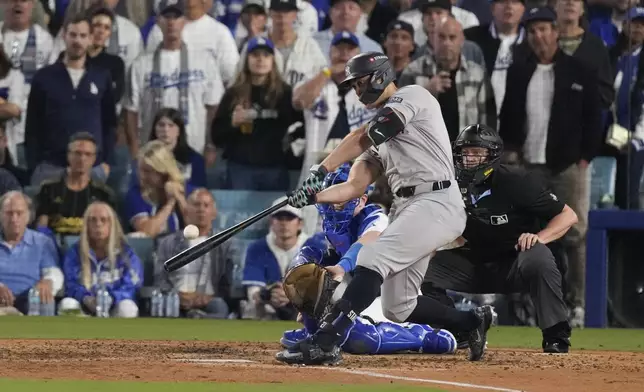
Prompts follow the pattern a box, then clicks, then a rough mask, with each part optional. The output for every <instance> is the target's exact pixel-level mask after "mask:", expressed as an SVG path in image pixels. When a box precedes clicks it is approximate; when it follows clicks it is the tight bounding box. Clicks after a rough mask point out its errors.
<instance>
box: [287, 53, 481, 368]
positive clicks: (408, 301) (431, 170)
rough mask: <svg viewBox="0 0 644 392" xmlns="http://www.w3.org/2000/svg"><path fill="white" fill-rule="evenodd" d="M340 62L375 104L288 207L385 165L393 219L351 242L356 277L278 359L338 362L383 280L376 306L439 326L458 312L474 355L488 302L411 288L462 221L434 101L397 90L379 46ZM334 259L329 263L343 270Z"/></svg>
mask: <svg viewBox="0 0 644 392" xmlns="http://www.w3.org/2000/svg"><path fill="white" fill-rule="evenodd" d="M345 71H346V76H347V77H346V79H345V80H344V82H343V83H342V86H344V87H347V86H348V87H352V88H354V89H355V92H356V94H357V95H358V97H359V98H360V100H361V101H362V102H363V103H364V104H365V105H367V107H371V108H378V112H377V114H376V116H375V117H374V119H373V120H372V121H371V122H369V123H368V124H367V125H366V126H364V127H361V128H359V129H357V130H355V131H353V132H351V133H350V134H349V135H347V136H346V137H345V138H344V139H343V141H342V142H341V143H340V144H339V145H338V147H336V148H335V149H334V150H333V151H332V152H331V153H330V154H329V155H328V156H327V158H326V159H324V161H322V163H321V164H319V165H314V166H313V167H312V168H311V170H310V175H309V177H308V178H307V179H306V180H305V181H304V183H303V184H302V186H301V187H300V188H299V189H297V190H295V191H294V192H292V193H291V195H290V196H289V204H291V205H292V206H294V207H296V208H302V207H304V206H307V205H311V204H315V203H326V204H342V203H344V202H346V201H348V200H351V199H354V198H357V197H360V195H362V194H363V193H364V192H365V189H366V188H367V187H368V186H369V185H370V184H371V183H373V182H374V181H375V180H376V179H377V178H378V177H379V176H380V175H381V174H382V173H384V174H385V175H386V177H387V179H388V182H389V186H390V187H391V189H392V191H393V192H394V195H395V199H394V203H393V205H392V211H391V212H390V221H391V222H390V225H389V226H388V227H387V228H386V229H385V230H384V231H383V232H382V234H381V235H380V236H379V237H378V238H377V239H376V240H375V241H373V242H370V243H368V244H365V245H364V246H362V247H361V248H360V249H359V250H358V251H359V253H358V258H357V266H356V268H355V270H354V277H353V279H352V280H351V282H350V283H349V285H348V286H347V289H346V290H345V292H344V294H343V296H342V298H341V299H340V300H338V301H337V302H336V303H335V304H334V305H333V307H332V308H331V309H330V311H329V312H327V314H326V315H325V316H324V317H323V318H322V323H321V324H320V328H319V330H318V331H317V332H316V333H315V334H314V335H313V336H311V337H309V338H306V339H304V340H302V341H301V342H299V343H298V344H296V345H295V346H293V347H292V348H290V349H287V350H284V351H282V352H280V353H278V354H277V356H276V358H277V359H278V360H279V361H281V362H284V363H289V364H308V365H319V364H337V363H339V362H340V361H341V360H342V356H341V352H340V347H339V344H340V343H341V339H342V337H343V336H344V334H345V332H346V330H347V329H348V328H350V327H351V326H352V325H353V323H354V320H355V319H356V315H357V314H360V312H362V311H363V310H364V309H365V308H367V307H368V306H369V305H370V304H371V303H372V302H373V300H374V299H375V298H376V297H377V295H378V292H379V290H380V287H381V285H382V295H381V301H382V310H383V313H384V315H385V316H386V317H387V318H388V319H390V320H392V321H396V322H412V323H418V324H430V322H429V321H430V320H431V321H432V322H438V323H439V324H441V325H449V324H452V323H453V322H454V321H455V320H458V322H459V324H465V325H467V328H466V329H467V331H468V342H469V349H470V360H480V359H481V358H482V356H483V353H484V350H485V342H486V335H487V331H488V329H489V327H490V324H491V323H492V318H493V312H492V309H491V307H489V306H484V307H480V308H476V309H474V310H473V311H460V310H457V309H454V308H445V307H444V306H440V303H439V302H438V301H437V300H434V299H432V298H429V297H424V296H419V295H418V293H419V289H420V286H421V283H422V282H423V277H424V275H425V272H426V271H427V267H428V264H429V259H430V257H431V255H432V254H433V253H434V252H435V251H436V250H437V249H438V248H441V247H443V246H446V245H448V244H450V243H451V242H452V241H454V240H456V239H457V238H458V237H459V236H460V235H461V233H462V232H463V230H464V228H465V222H466V213H465V205H464V203H463V200H462V198H461V195H460V190H459V189H458V186H457V184H456V181H455V174H454V166H453V163H452V153H451V146H450V142H449V137H448V134H447V130H446V127H445V123H444V121H443V117H442V115H441V109H440V106H439V104H438V101H437V100H436V99H435V98H434V97H433V96H432V95H431V94H430V93H429V92H428V91H427V90H426V89H425V88H423V87H421V86H418V85H410V86H406V87H404V88H402V89H400V90H398V89H397V87H396V85H395V84H394V79H395V72H394V70H393V68H392V66H391V63H390V62H389V59H388V58H387V56H385V55H384V54H382V53H378V52H368V53H362V54H359V55H357V56H355V57H353V58H352V59H351V60H349V62H348V63H347V66H346V70H345ZM342 86H341V87H342ZM353 159H356V162H355V163H354V165H353V166H352V168H351V171H350V173H349V179H348V180H347V181H346V182H344V183H342V184H337V185H334V186H331V187H328V188H326V189H324V190H322V189H323V183H324V178H325V176H326V175H327V173H328V172H329V171H333V170H335V169H337V168H338V167H339V166H340V165H341V164H343V163H345V162H348V161H351V160H353ZM341 268H342V267H341V266H339V265H336V266H333V267H329V268H328V269H329V270H330V271H332V272H333V273H337V274H341V273H342V270H338V269H341Z"/></svg>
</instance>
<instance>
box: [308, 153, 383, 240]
mask: <svg viewBox="0 0 644 392" xmlns="http://www.w3.org/2000/svg"><path fill="white" fill-rule="evenodd" d="M350 170H351V165H350V164H348V163H345V164H343V165H342V166H340V167H339V168H338V169H336V170H335V171H333V172H331V173H329V174H327V175H326V178H325V179H324V188H328V187H330V186H331V185H336V184H341V183H343V182H346V181H347V180H348V179H349V171H350ZM370 188H371V187H369V188H367V191H366V192H368V191H369V189H370ZM359 203H360V199H359V198H356V199H353V200H349V201H347V202H346V203H344V204H343V205H342V207H340V208H336V206H334V205H333V204H317V205H316V207H317V209H318V211H319V212H320V215H322V228H323V229H324V232H326V233H341V232H344V231H346V230H347V229H348V228H349V224H350V223H351V219H352V218H353V212H354V211H355V209H356V207H357V206H358V204H359Z"/></svg>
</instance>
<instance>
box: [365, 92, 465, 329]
mask: <svg viewBox="0 0 644 392" xmlns="http://www.w3.org/2000/svg"><path fill="white" fill-rule="evenodd" d="M386 106H388V107H390V108H392V109H393V110H394V111H395V112H396V113H397V114H398V116H399V117H400V119H401V120H402V122H403V123H404V124H405V129H404V130H403V131H402V132H400V133H399V134H398V135H396V136H394V137H393V138H391V139H389V140H388V141H386V142H385V143H382V144H381V145H379V146H377V147H372V148H371V149H369V150H367V151H366V152H365V153H364V154H362V155H361V156H360V157H359V158H358V160H364V161H367V162H368V163H370V164H373V165H376V166H377V167H379V168H380V169H381V171H384V173H385V175H386V176H387V179H388V182H389V186H390V187H391V189H392V190H393V192H394V193H396V191H397V190H398V189H400V188H401V187H409V186H415V187H416V189H415V194H414V196H412V197H409V198H401V197H395V199H394V203H393V205H392V209H391V212H390V214H389V217H390V224H389V227H387V229H385V231H384V232H383V233H382V234H381V235H380V237H379V238H378V240H376V241H374V242H372V243H369V244H367V245H365V246H364V247H362V249H361V250H360V253H359V254H358V260H357V265H361V266H363V267H365V268H369V269H371V270H374V271H376V272H378V273H380V275H381V276H382V277H383V279H384V282H383V285H382V295H381V299H382V310H383V313H384V315H385V317H387V318H388V319H390V320H392V321H397V322H403V321H405V320H406V319H407V317H409V315H410V314H411V312H412V311H413V310H414V308H415V307H416V301H417V297H418V295H419V293H420V285H421V284H422V282H423V278H424V276H425V273H426V271H427V267H428V265H429V259H430V257H431V254H432V253H433V252H434V251H435V250H436V249H438V248H440V247H442V246H444V245H447V244H449V243H450V242H452V241H454V240H455V239H456V238H458V237H459V236H460V235H461V234H462V233H463V230H464V229H465V221H466V219H467V217H466V214H465V205H464V203H463V200H462V198H461V194H460V191H459V189H458V186H457V184H456V180H455V175H454V165H453V163H452V162H453V160H452V149H451V145H450V141H449V136H448V134H447V129H446V128H445V122H444V120H443V116H442V114H441V109H440V106H439V104H438V101H437V100H436V98H434V97H433V96H432V95H431V94H430V93H429V92H428V91H427V90H426V89H425V88H423V87H421V86H418V85H410V86H406V87H403V88H401V89H400V90H398V91H397V92H396V93H395V94H394V95H393V96H392V97H391V98H390V99H389V101H388V102H387V104H386ZM445 180H449V181H451V186H450V187H448V188H445V189H441V190H437V191H432V185H433V184H434V183H435V182H437V181H445Z"/></svg>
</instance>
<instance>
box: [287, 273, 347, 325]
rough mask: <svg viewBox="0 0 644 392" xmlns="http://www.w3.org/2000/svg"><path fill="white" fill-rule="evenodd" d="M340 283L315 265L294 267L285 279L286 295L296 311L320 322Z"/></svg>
mask: <svg viewBox="0 0 644 392" xmlns="http://www.w3.org/2000/svg"><path fill="white" fill-rule="evenodd" d="M339 284H340V282H337V281H335V280H333V278H332V277H331V274H330V273H329V272H328V271H327V270H325V269H324V268H322V267H320V266H319V265H317V264H315V263H306V264H301V265H298V266H295V267H293V268H292V269H291V270H289V271H288V272H287V273H286V276H285V277H284V284H283V287H284V293H285V294H286V296H287V297H288V299H289V300H290V301H291V303H292V304H293V306H294V307H295V309H297V310H298V311H300V312H302V313H304V314H306V315H308V316H311V317H314V318H315V319H316V320H319V319H320V318H321V317H322V316H323V315H324V311H325V310H326V307H327V305H329V304H330V302H331V296H333V292H334V291H335V289H336V288H337V287H338V285H339Z"/></svg>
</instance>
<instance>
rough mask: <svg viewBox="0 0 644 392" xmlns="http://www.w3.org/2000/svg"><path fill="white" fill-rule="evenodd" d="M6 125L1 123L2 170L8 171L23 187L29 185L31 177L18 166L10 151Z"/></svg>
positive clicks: (0, 163)
mask: <svg viewBox="0 0 644 392" xmlns="http://www.w3.org/2000/svg"><path fill="white" fill-rule="evenodd" d="M5 126H6V124H5V123H4V122H2V121H0V168H2V169H4V170H6V171H8V172H9V173H11V174H12V176H13V177H15V178H16V180H17V181H18V182H19V183H20V185H21V186H26V185H28V184H29V175H28V174H27V171H26V170H24V169H22V168H20V167H18V166H16V164H15V163H14V161H15V160H14V159H13V155H12V154H11V152H10V151H9V146H8V143H7V136H6V132H5V128H4V127H5ZM5 177H6V176H5Z"/></svg>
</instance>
